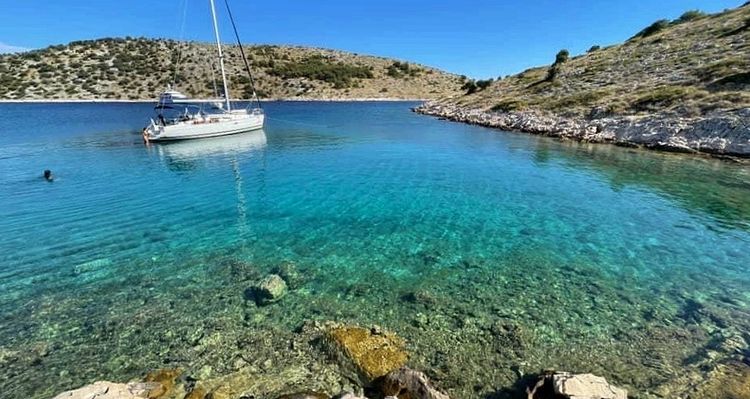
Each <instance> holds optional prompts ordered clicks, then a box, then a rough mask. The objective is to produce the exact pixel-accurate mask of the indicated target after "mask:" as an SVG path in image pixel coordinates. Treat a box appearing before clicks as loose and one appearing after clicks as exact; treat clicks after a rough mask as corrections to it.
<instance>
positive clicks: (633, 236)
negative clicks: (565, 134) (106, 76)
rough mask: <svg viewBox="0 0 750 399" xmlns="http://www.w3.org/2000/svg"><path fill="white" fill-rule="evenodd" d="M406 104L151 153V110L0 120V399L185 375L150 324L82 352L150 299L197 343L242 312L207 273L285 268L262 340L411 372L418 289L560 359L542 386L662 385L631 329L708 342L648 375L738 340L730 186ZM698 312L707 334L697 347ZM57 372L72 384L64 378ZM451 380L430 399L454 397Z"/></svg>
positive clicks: (715, 178)
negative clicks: (223, 265) (508, 323)
mask: <svg viewBox="0 0 750 399" xmlns="http://www.w3.org/2000/svg"><path fill="white" fill-rule="evenodd" d="M413 105H414V104H410V103H269V104H267V105H266V111H267V114H268V117H269V119H268V123H267V127H266V128H265V130H264V132H256V133H249V134H243V135H240V136H233V137H228V138H220V139H207V140H201V141H191V142H183V143H176V144H166V145H159V144H152V145H150V146H145V145H144V144H143V143H142V142H141V140H140V136H139V133H138V132H139V130H140V128H141V127H142V126H143V125H144V124H145V122H146V120H147V117H148V115H149V114H150V110H151V105H150V104H47V105H43V104H3V105H0V237H1V238H0V363H3V361H5V362H6V363H7V364H5V366H6V367H0V382H2V383H3V385H5V386H9V387H10V388H9V392H11V393H13V394H16V397H28V395H31V396H33V395H40V397H44V395H49V394H52V393H54V392H57V391H59V390H61V389H68V388H72V387H75V386H77V385H80V384H82V383H85V382H87V381H88V382H90V381H93V380H95V379H128V378H132V377H134V376H137V375H139V374H141V373H143V372H144V371H146V370H148V369H150V368H153V367H154V366H155V365H156V364H159V363H162V364H163V363H167V364H168V365H171V366H180V367H185V368H190V367H197V366H196V365H195V364H193V362H194V359H192V358H189V357H188V358H182V359H181V360H175V359H174V357H172V358H170V359H171V360H169V361H165V360H164V358H163V357H160V358H159V359H158V360H156V359H151V358H148V356H141V355H139V354H140V353H142V352H144V351H149V350H152V349H153V346H154V345H156V343H154V342H152V341H153V339H151V338H149V337H153V336H154V334H156V335H158V333H159V328H162V329H163V325H161V324H159V323H154V322H151V323H146V324H144V327H143V328H142V329H141V330H139V331H140V333H141V334H142V336H141V337H140V338H138V339H135V340H134V339H133V336H132V335H128V336H127V337H116V334H115V335H114V336H113V335H111V334H110V335H109V336H105V335H98V333H92V331H98V330H96V325H97V323H107V322H109V323H110V324H112V323H114V324H116V325H119V326H126V325H129V323H131V322H129V321H128V320H130V321H132V320H133V318H134V317H135V316H134V315H136V314H139V312H141V311H142V310H144V309H148V308H150V307H152V306H154V305H153V304H154V303H160V302H159V301H162V300H163V301H171V303H174V302H175V301H176V302H177V303H178V305H175V306H176V308H177V309H178V310H163V313H162V314H160V315H159V316H158V318H159V319H160V320H165V323H166V322H172V323H177V322H179V323H187V324H190V323H198V324H200V323H202V321H201V320H204V319H205V318H208V317H211V316H208V315H207V314H206V312H207V311H206V309H203V308H201V306H204V305H205V304H206V303H208V302H210V301H211V300H213V299H215V300H217V301H219V299H221V300H224V299H223V298H225V296H227V295H228V296H230V297H232V296H233V295H234V294H232V293H235V294H236V301H235V302H231V303H232V304H234V305H232V306H235V305H236V306H238V307H239V306H245V305H244V304H242V301H243V299H242V288H243V287H244V285H246V284H247V283H246V282H243V281H236V280H232V279H231V278H229V279H227V278H226V277H224V276H222V275H221V273H220V272H216V271H213V272H211V271H207V269H206V268H207V267H212V266H211V265H212V264H214V263H217V262H218V263H220V261H219V260H223V259H226V258H232V259H239V260H241V261H242V262H247V263H249V264H253V265H257V268H258V269H259V270H261V271H264V272H266V271H267V270H270V269H271V268H272V267H273V265H275V264H278V263H280V262H284V261H290V262H294V264H296V265H297V267H298V268H299V269H300V270H301V271H303V273H304V274H308V275H309V276H310V278H309V280H308V281H307V283H306V284H305V286H304V287H303V289H301V290H300V291H299V292H298V293H292V294H290V298H289V299H286V300H285V301H286V302H287V304H286V305H284V302H282V303H280V304H278V305H275V309H276V310H273V308H269V309H266V310H263V312H268V313H264V315H265V316H264V317H268V318H267V319H266V320H267V323H266V325H264V326H257V328H267V327H268V324H273V325H274V328H279V329H281V330H283V331H292V330H293V329H294V328H295V326H296V325H298V324H299V323H301V322H302V321H304V320H306V319H311V318H312V319H320V320H338V321H347V322H358V323H365V324H366V323H379V324H382V325H385V326H386V327H388V328H390V329H393V330H395V331H396V332H398V333H400V334H402V335H404V336H406V337H407V338H409V339H410V340H411V341H417V342H420V343H414V344H413V345H414V347H413V348H412V349H413V350H414V351H415V352H417V351H425V352H429V351H430V350H431V349H430V348H432V347H437V346H439V345H440V344H438V343H436V342H437V341H435V342H431V341H430V331H431V329H430V328H427V329H425V328H424V327H423V326H422V327H420V328H419V329H417V328H415V327H414V323H413V321H412V319H413V317H414V310H413V309H411V308H409V306H410V305H409V304H405V303H403V301H400V299H399V298H401V296H402V295H403V294H404V293H407V292H409V291H410V290H412V289H415V287H416V288H418V289H420V290H428V291H431V292H433V293H434V295H436V296H440V295H443V296H444V297H445V298H447V300H448V301H451V302H452V303H451V304H450V305H446V307H445V308H440V309H438V310H435V311H434V312H435V314H439V313H440V312H445V311H446V310H445V309H447V308H451V309H453V310H455V311H457V312H458V311H463V310H465V309H468V308H473V309H474V310H475V312H476V314H474V315H473V316H471V317H475V318H476V319H477V320H485V319H487V320H489V319H492V318H494V317H500V316H498V315H503V316H502V317H510V318H511V319H512V320H513V322H514V323H516V322H517V323H522V324H524V325H525V326H526V327H527V328H529V329H530V330H533V331H534V335H535V337H536V338H535V342H537V344H538V345H540V346H541V347H545V348H546V349H548V350H552V351H553V352H554V351H555V350H557V351H559V353H560V354H559V356H558V357H559V358H558V357H556V356H557V355H549V356H548V359H547V361H548V362H550V363H553V364H554V365H555V366H557V365H563V366H568V367H579V368H584V366H582V365H583V364H591V366H590V367H591V368H593V369H594V370H581V371H598V372H599V373H604V374H607V373H609V376H610V378H614V379H617V378H618V377H616V376H613V374H614V373H615V372H614V371H611V370H609V369H608V368H609V367H610V365H611V364H612V363H611V362H612V359H611V358H610V357H609V356H610V355H611V354H612V351H613V350H615V348H616V350H621V347H620V346H618V345H622V347H625V346H627V347H628V348H631V349H628V350H630V351H631V352H627V351H625V350H624V349H623V351H624V352H621V353H619V355H620V357H621V358H626V360H627V361H625V360H623V364H624V365H623V366H621V368H622V369H624V370H625V371H623V372H622V373H623V375H624V376H623V377H621V380H620V383H622V384H625V385H627V386H629V387H631V389H636V390H637V389H641V390H647V389H655V387H656V386H658V385H659V384H660V383H664V381H669V378H671V377H669V376H666V377H664V373H665V372H664V371H663V370H661V371H659V372H656V371H650V369H649V368H648V367H645V366H642V365H638V364H637V361H636V360H634V359H636V358H637V357H638V356H643V353H641V352H639V350H641V349H639V348H634V349H633V348H632V347H633V346H634V343H635V342H636V341H637V340H638V339H644V338H643V337H636V336H635V334H638V333H639V331H644V330H649V329H654V330H658V331H662V330H669V329H680V331H682V330H686V331H688V330H689V331H693V330H694V329H695V328H702V329H703V330H705V331H702V332H701V333H700V334H698V333H696V334H695V335H694V336H692V335H691V336H690V337H689V338H685V339H686V341H688V342H690V340H693V342H690V343H688V344H685V345H684V352H683V349H679V348H676V347H672V346H670V345H674V343H673V342H671V343H670V340H668V339H663V340H660V339H661V338H660V339H656V338H654V339H653V340H652V341H653V342H652V341H649V343H647V344H641V345H644V346H646V347H647V348H646V349H648V350H649V351H650V352H649V353H652V352H658V351H660V350H664V351H665V352H668V353H669V354H668V355H667V354H665V355H664V356H662V357H660V361H663V362H665V363H666V364H668V366H669V367H671V368H672V369H674V373H675V374H676V373H678V372H684V370H682V369H680V368H681V367H682V368H683V369H688V368H690V367H692V366H691V363H690V362H689V361H688V360H686V359H691V356H693V355H695V353H698V351H699V350H698V349H697V348H702V347H703V346H704V345H705V344H706V342H708V341H710V340H711V339H715V338H716V337H715V334H716V333H717V331H725V330H726V331H735V330H737V331H742V329H743V328H744V329H746V327H747V326H748V325H750V318H748V313H747V312H748V304H750V290H748V289H747V287H748V286H750V266H749V265H750V167H748V166H747V165H743V164H738V163H731V162H726V161H720V160H714V159H708V158H701V157H690V156H682V155H674V154H662V153H656V152H647V151H641V150H633V149H624V148H618V147H612V146H605V145H588V144H579V143H562V142H558V141H555V140H552V139H549V138H543V137H535V136H530V135H525V134H517V133H506V132H498V131H495V130H490V129H485V128H480V127H475V126H468V125H461V124H455V123H449V122H445V121H440V120H436V119H433V118H429V117H424V116H419V115H416V114H413V113H411V112H410V111H409V107H410V106H413ZM44 169H51V170H52V172H53V174H54V175H55V177H56V178H55V181H54V182H52V183H48V182H45V181H44V180H43V179H42V178H41V174H42V171H43V170H44ZM217 259H219V260H217ZM475 269H476V271H475ZM146 279H148V282H147V283H144V281H145V280H146ZM363 285H364V286H368V287H370V288H366V289H363V288H361V287H362V286H363ZM373 286H374V287H377V288H375V289H373V288H372V287H373ZM352 287H354V290H355V291H356V292H359V291H362V293H361V294H356V295H354V298H356V300H354V299H352V298H353V297H352V296H351V295H349V294H348V293H349V292H350V289H351V288H352ZM211 290H221V295H219V294H215V295H214V294H212V293H211ZM357 290H359V291H357ZM217 292H218V291H217ZM227 292H229V294H227ZM553 294H554V295H553ZM295 295H296V296H295ZM321 298H323V299H325V303H324V305H323V303H322V302H315V301H316V300H320V301H322V300H323V299H321ZM613 298H614V299H613ZM191 301H194V302H191ZM207 301H208V302H207ZM233 301H234V299H233ZM353 303H356V305H354V304H353ZM592 304H593V305H592ZM205 306H208V305H205ZM211 306H217V308H221V309H224V308H225V307H228V306H230V305H211ZM222 306H225V307H222ZM284 306H286V307H287V308H286V310H283V309H284ZM383 306H386V307H388V308H389V309H391V311H390V313H388V314H387V315H383V314H379V313H378V312H379V310H378V309H380V310H382V308H383ZM695 306H699V307H700V310H701V311H703V312H704V313H707V312H711V314H712V315H713V317H714V318H717V317H718V318H720V319H721V318H722V317H723V318H724V319H722V320H724V322H723V323H719V322H716V323H715V325H710V326H709V325H707V324H706V323H710V322H711V321H710V320H713V319H711V317H709V316H706V317H705V320H704V319H701V318H700V317H698V316H695V315H694V314H692V313H690V311H691V310H693V309H694V307H695ZM165 309H166V308H165ZM168 309H175V307H169V308H168ZM347 309H348V310H349V311H350V312H349V313H347ZM351 309H356V311H353V310H351ZM462 309H463V310H462ZM273 312H276V313H273ZM427 313H429V312H427ZM530 313H533V315H530ZM701 314H702V313H701ZM540 315H542V316H540ZM237 317H238V318H241V317H242V316H241V315H240V316H237ZM436 317H438V316H436ZM441 317H442V316H441ZM461 317H463V316H461ZM706 320H709V321H706ZM461 323H464V322H463V321H461ZM461 323H459V326H458V327H455V328H456V329H461V328H465V326H464V325H463V324H461ZM477 323H479V322H477ZM198 324H196V325H198ZM201 325H202V324H201ZM201 328H202V327H201ZM451 328H453V327H451ZM444 330H445V332H440V333H437V332H436V333H435V334H437V335H436V336H438V335H439V334H443V335H445V334H448V333H449V332H451V331H452V330H450V328H448V327H446V328H445V329H444ZM420 331H421V332H420ZM425 331H426V332H425ZM649 331H650V330H649ZM669 331H671V330H669ZM420 333H421V334H424V336H425V338H424V340H423V341H424V342H422V341H420V340H417V339H416V338H415V337H416V336H417V335H418V334H420ZM443 335H440V337H442V336H443ZM647 338H649V337H647ZM435 340H437V338H435ZM618 340H620V341H621V342H616V341H618ZM564 342H567V344H564ZM39 345H48V346H49V347H50V348H52V349H50V350H48V352H49V353H46V352H45V353H44V355H43V356H42V357H41V358H40V359H41V360H40V359H32V360H28V359H25V358H23V356H20V355H18V353H25V352H29V351H33V350H32V349H33V348H36V347H38V346H39ZM648 345H652V346H653V347H651V346H648ZM563 346H566V347H568V349H570V347H573V348H579V349H582V348H587V349H586V351H588V352H589V353H587V354H586V355H585V356H584V355H583V354H582V353H581V351H579V352H578V354H579V355H580V359H579V360H577V359H576V356H577V355H575V354H574V353H575V350H572V349H571V350H572V352H571V353H573V354H571V353H568V352H565V351H561V348H562V347H563ZM635 346H637V345H635ZM30 348H32V349H30ZM96 348H99V349H98V350H97V349H96ZM102 348H107V350H101V349H102ZM115 348H116V350H115ZM447 348H448V349H445V350H454V351H460V350H461V349H460V348H452V347H450V346H447ZM646 349H643V350H646ZM3 350H4V351H5V353H6V356H5V360H3V359H4V358H3V355H2V353H3V352H2V351H3ZM175 350H177V349H175ZM690 351H693V352H695V353H693V352H690ZM115 352H116V353H115ZM659 353H661V352H659ZM8 354H9V355H8ZM472 356H473V357H474V359H468V360H465V362H466V363H467V364H469V365H471V364H481V363H482V362H484V361H487V360H488V359H487V358H486V357H487V356H495V355H492V354H485V353H472V354H467V357H472ZM497 356H501V355H497ZM533 356H537V355H536V354H533V353H530V354H529V357H533ZM628 356H631V358H628ZM662 358H663V359H662ZM123 359H129V361H128V362H125V363H127V364H123ZM27 360H28V362H29V363H24V362H25V361H27ZM498 361H500V360H498ZM71 362H80V363H81V364H82V366H81V367H80V368H79V369H77V370H76V371H72V370H71V371H64V369H65V368H66V364H68V365H69V364H71ZM413 362H414V363H415V364H416V365H418V366H420V367H422V368H430V367H438V366H439V365H437V364H435V362H436V360H434V357H430V356H428V355H424V356H423V357H420V356H418V355H417V356H414V360H413ZM530 362H531V364H534V365H537V363H535V362H539V363H540V364H539V367H540V368H541V367H542V366H544V365H543V364H541V363H543V362H544V360H543V359H541V356H537V357H536V358H535V359H534V360H533V361H530ZM102 364H106V366H102ZM696 364H697V363H696ZM9 365H10V366H9ZM13 365H15V366H13ZM84 365H85V366H84ZM0 366H2V364H0ZM11 366H13V367H16V368H13V367H11ZM466 367H467V369H471V367H469V366H466ZM498 367H499V366H498ZM508 367H511V366H508ZM697 367H698V366H696V368H697ZM68 368H69V367H68ZM665 368H666V366H665ZM4 370H5V371H4ZM463 372H466V371H463ZM477 373H479V374H477V375H478V376H477V378H476V379H477V380H481V382H482V383H483V384H486V385H484V388H483V389H484V390H492V389H497V388H498V387H496V386H494V387H493V386H492V384H493V383H495V384H497V382H493V381H489V379H490V378H497V377H496V376H491V375H487V376H485V377H483V375H482V374H481V371H477ZM649 373H655V374H654V375H658V376H659V378H662V377H663V379H664V381H662V380H659V379H658V378H656V379H655V377H654V375H651V374H649ZM448 374H449V375H450V373H448ZM51 377H54V378H53V379H54V381H55V382H54V383H50V382H49V381H50V380H49V379H50V378H51ZM436 378H438V379H439V376H437V377H436ZM454 380H456V381H458V380H460V379H455V378H453V379H451V378H449V377H446V378H445V381H448V382H444V385H445V386H448V388H451V389H455V392H456V394H457V395H458V396H459V397H461V396H464V394H462V392H464V391H462V389H464V388H463V386H462V385H461V384H462V383H461V382H455V381H454ZM467 380H468V379H467ZM485 380H488V381H485ZM655 380H659V381H660V382H659V383H656V382H654V381H655ZM450 381H454V382H450ZM451 383H452V384H453V385H455V386H451ZM467 384H468V382H467ZM472 384H476V383H475V382H472Z"/></svg>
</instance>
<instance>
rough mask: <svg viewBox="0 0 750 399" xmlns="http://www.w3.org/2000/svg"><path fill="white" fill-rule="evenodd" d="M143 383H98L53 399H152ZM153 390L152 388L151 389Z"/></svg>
mask: <svg viewBox="0 0 750 399" xmlns="http://www.w3.org/2000/svg"><path fill="white" fill-rule="evenodd" d="M144 388H145V387H144V386H143V383H130V384H117V383H114V382H109V381H99V382H95V383H93V384H90V385H86V386H85V387H82V388H78V389H74V390H72V391H67V392H63V393H61V394H59V395H57V396H55V397H54V399H146V398H153V397H154V396H151V391H149V390H148V389H144ZM152 388H153V387H152Z"/></svg>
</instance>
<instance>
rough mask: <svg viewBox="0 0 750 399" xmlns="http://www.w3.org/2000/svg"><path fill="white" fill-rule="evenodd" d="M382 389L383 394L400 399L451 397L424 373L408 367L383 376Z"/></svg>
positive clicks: (444, 398) (443, 398)
mask: <svg viewBox="0 0 750 399" xmlns="http://www.w3.org/2000/svg"><path fill="white" fill-rule="evenodd" d="M380 390H381V392H382V393H383V395H385V396H388V397H397V398H398V399H449V397H448V395H446V394H444V393H442V392H440V391H438V390H437V389H435V388H434V387H433V386H432V384H431V383H430V381H429V379H428V378H427V376H426V375H424V373H422V372H419V371H415V370H411V369H409V368H406V367H404V368H401V369H398V370H395V371H392V372H390V373H388V374H387V375H386V376H385V377H383V379H382V381H381V382H380Z"/></svg>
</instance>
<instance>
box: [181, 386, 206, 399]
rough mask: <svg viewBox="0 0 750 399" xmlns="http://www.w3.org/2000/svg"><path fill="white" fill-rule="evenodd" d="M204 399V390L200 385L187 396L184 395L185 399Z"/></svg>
mask: <svg viewBox="0 0 750 399" xmlns="http://www.w3.org/2000/svg"><path fill="white" fill-rule="evenodd" d="M205 398H206V390H205V389H204V388H203V387H202V386H200V385H199V386H196V387H195V388H193V389H192V390H191V391H190V392H189V393H188V394H187V395H185V399H205Z"/></svg>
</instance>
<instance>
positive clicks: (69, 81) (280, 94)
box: [0, 38, 462, 100]
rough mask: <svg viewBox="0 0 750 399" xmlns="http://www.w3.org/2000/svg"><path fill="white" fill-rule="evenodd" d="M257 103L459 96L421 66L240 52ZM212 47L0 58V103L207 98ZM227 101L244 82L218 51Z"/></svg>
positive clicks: (452, 81) (341, 55)
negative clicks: (166, 93) (175, 94)
mask: <svg viewBox="0 0 750 399" xmlns="http://www.w3.org/2000/svg"><path fill="white" fill-rule="evenodd" d="M245 50H246V53H247V54H248V58H249V60H250V62H251V66H252V68H253V73H254V76H255V78H256V87H257V90H258V94H259V95H261V96H262V97H265V98H289V97H303V98H316V99H327V98H437V97H444V96H446V95H451V94H455V93H458V92H459V87H460V86H461V84H462V83H461V81H460V78H459V77H457V76H455V75H451V74H447V73H445V72H442V71H439V70H437V69H434V68H429V67H426V66H422V65H416V64H408V63H405V62H399V61H396V60H392V59H386V58H378V57H371V56H362V55H358V54H352V53H346V52H342V51H334V50H325V49H316V48H304V47H290V46H248V47H247V48H246V49H245ZM215 51H216V50H215V47H213V46H212V45H211V44H208V43H195V42H177V41H173V40H164V39H144V38H138V39H133V38H125V39H119V38H116V39H112V38H105V39H99V40H86V41H78V42H72V43H70V44H68V45H59V46H52V47H48V48H46V49H42V50H36V51H31V52H26V53H21V54H9V55H0V100H2V99H5V100H12V99H22V100H33V99H131V100H133V99H154V98H156V97H157V96H158V94H159V92H160V91H161V90H163V89H164V88H165V87H166V85H167V84H168V83H171V82H172V81H173V80H174V82H175V86H176V88H177V89H179V90H181V91H182V92H184V93H186V94H188V95H190V96H193V97H209V96H213V95H214V78H213V76H215V77H216V78H217V80H218V81H219V83H218V86H221V84H220V81H221V78H220V75H219V72H218V67H217V62H216V52H215ZM225 51H226V54H225V57H226V63H227V70H228V76H229V77H230V87H229V90H230V92H231V93H232V96H233V97H240V98H249V97H250V94H251V90H250V84H249V83H250V82H249V79H248V78H247V73H246V72H245V71H244V67H243V64H242V59H241V55H240V52H239V49H238V48H237V47H236V46H226V48H225Z"/></svg>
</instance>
